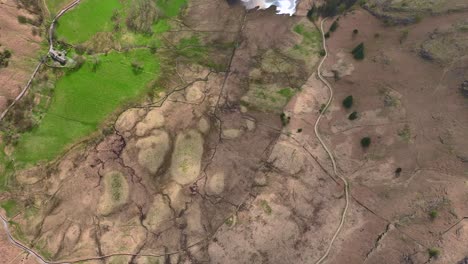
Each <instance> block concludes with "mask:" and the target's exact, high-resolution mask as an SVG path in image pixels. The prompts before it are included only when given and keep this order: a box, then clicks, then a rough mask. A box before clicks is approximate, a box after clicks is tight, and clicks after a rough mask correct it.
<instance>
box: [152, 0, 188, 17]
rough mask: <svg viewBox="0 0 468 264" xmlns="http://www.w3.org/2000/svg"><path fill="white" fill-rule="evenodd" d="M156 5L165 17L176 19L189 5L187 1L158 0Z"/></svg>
mask: <svg viewBox="0 0 468 264" xmlns="http://www.w3.org/2000/svg"><path fill="white" fill-rule="evenodd" d="M156 4H157V6H158V8H159V9H160V10H161V11H162V13H163V14H164V15H165V16H167V17H174V16H177V15H178V14H179V12H180V9H181V8H182V7H183V6H185V5H186V4H187V0H157V1H156Z"/></svg>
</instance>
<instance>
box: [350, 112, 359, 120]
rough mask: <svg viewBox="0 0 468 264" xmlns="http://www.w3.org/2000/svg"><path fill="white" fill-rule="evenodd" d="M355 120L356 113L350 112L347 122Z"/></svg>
mask: <svg viewBox="0 0 468 264" xmlns="http://www.w3.org/2000/svg"><path fill="white" fill-rule="evenodd" d="M356 118H358V113H357V112H356V111H354V112H352V113H351V114H350V115H349V116H348V119H349V120H355V119H356Z"/></svg>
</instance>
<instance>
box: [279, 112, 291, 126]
mask: <svg viewBox="0 0 468 264" xmlns="http://www.w3.org/2000/svg"><path fill="white" fill-rule="evenodd" d="M280 118H281V124H282V125H283V126H287V125H288V124H289V120H291V117H289V116H286V114H285V113H281V115H280Z"/></svg>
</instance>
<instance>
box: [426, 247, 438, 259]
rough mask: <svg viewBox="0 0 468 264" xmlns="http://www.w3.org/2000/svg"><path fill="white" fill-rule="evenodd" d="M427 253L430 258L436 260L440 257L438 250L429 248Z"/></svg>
mask: <svg viewBox="0 0 468 264" xmlns="http://www.w3.org/2000/svg"><path fill="white" fill-rule="evenodd" d="M427 253H428V254H429V257H430V258H437V257H438V256H439V255H440V250H439V249H438V248H435V247H433V248H429V249H428V250H427Z"/></svg>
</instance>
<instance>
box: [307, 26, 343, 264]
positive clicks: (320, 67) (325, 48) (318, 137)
mask: <svg viewBox="0 0 468 264" xmlns="http://www.w3.org/2000/svg"><path fill="white" fill-rule="evenodd" d="M326 20H327V19H326V18H325V19H323V20H322V22H321V23H320V32H321V33H322V45H323V49H324V50H325V56H323V58H322V61H321V62H320V64H319V66H318V67H317V75H318V77H319V78H320V80H321V81H322V82H323V83H324V84H325V85H326V86H327V88H328V90H329V92H330V97H329V98H328V101H327V103H326V105H325V107H324V108H323V110H322V111H320V114H319V116H318V118H317V121H315V126H314V132H315V136H316V137H317V139H318V140H319V141H320V144H321V145H322V147H323V149H324V150H325V151H326V152H327V154H328V156H329V157H330V160H331V163H332V166H333V174H334V176H336V177H338V178H340V180H341V181H342V182H343V184H344V192H345V202H346V203H345V206H344V208H343V212H342V214H341V219H340V224H339V225H338V227H337V229H336V231H335V234H334V235H333V237H332V238H331V240H330V242H329V244H328V247H327V250H326V251H325V253H324V254H323V256H322V257H321V258H320V259H319V260H317V262H315V263H316V264H320V263H323V261H324V260H325V259H326V258H327V257H328V255H329V254H330V251H331V248H332V246H333V243H334V242H335V240H336V238H337V237H338V235H339V233H340V231H341V229H342V227H343V224H344V223H345V220H346V212H347V211H348V206H349V194H348V189H349V185H348V181H347V180H346V178H344V177H343V176H340V175H339V174H338V170H337V167H336V161H335V156H334V155H333V153H332V152H331V151H330V149H329V148H328V147H327V145H326V144H325V142H324V141H323V139H322V138H321V136H320V133H319V131H318V126H319V123H320V120H321V119H322V117H323V116H324V115H325V113H326V110H327V109H328V107H329V106H330V104H331V103H332V101H333V88H332V86H331V84H330V83H329V82H328V81H327V80H326V79H325V78H324V77H323V76H322V72H321V70H322V65H323V63H324V62H325V60H326V59H327V57H328V50H327V43H326V38H325V34H324V30H323V23H324V22H325V21H326Z"/></svg>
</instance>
